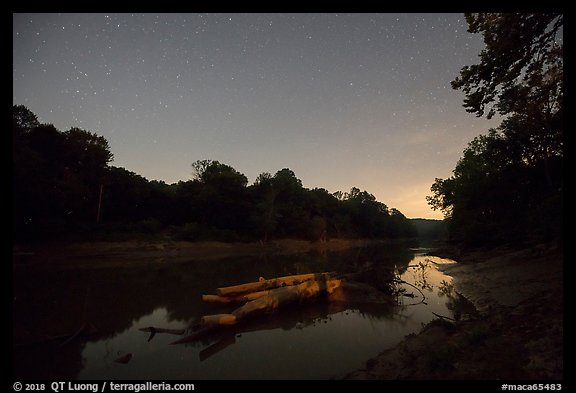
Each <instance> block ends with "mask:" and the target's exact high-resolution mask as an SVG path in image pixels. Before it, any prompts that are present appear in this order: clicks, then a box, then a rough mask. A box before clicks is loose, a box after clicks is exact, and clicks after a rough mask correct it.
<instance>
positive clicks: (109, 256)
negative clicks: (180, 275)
mask: <svg viewBox="0 0 576 393" xmlns="http://www.w3.org/2000/svg"><path fill="white" fill-rule="evenodd" d="M387 243H389V241H383V240H366V239H330V240H327V241H324V242H310V241H307V240H294V239H280V240H273V241H269V242H266V243H263V242H252V243H239V242H238V243H225V242H217V241H203V242H187V241H175V240H170V239H165V240H161V239H160V240H153V241H143V240H133V241H120V242H74V243H65V242H52V243H43V244H37V245H33V246H31V245H28V246H25V245H15V246H14V247H13V264H14V266H31V265H34V266H38V267H39V266H50V267H53V268H56V267H57V268H67V267H69V268H82V267H90V268H98V267H122V266H134V265H146V264H158V263H179V262H186V261H192V260H207V261H208V260H218V259H225V258H231V257H250V256H254V257H257V256H260V255H270V256H274V255H293V254H304V253H309V252H336V251H344V250H348V249H352V248H357V247H367V246H370V245H378V244H387Z"/></svg>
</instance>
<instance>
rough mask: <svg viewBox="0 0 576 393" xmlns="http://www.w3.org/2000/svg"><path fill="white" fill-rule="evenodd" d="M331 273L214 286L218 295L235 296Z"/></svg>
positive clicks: (322, 278) (313, 278) (325, 277)
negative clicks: (228, 285) (221, 286)
mask: <svg viewBox="0 0 576 393" xmlns="http://www.w3.org/2000/svg"><path fill="white" fill-rule="evenodd" d="M331 274H333V273H329V272H324V273H309V274H298V275H293V276H284V277H277V278H272V279H269V280H264V279H262V280H259V281H257V282H249V283H246V284H240V285H234V286H231V287H223V288H216V293H217V294H218V295H219V296H235V295H240V294H244V293H248V292H257V291H264V290H267V289H272V288H278V287H284V286H290V285H298V284H300V283H302V282H305V281H308V280H326V279H328V278H330V275H331Z"/></svg>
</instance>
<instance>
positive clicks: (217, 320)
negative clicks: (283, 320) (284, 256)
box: [200, 272, 342, 327]
mask: <svg viewBox="0 0 576 393" xmlns="http://www.w3.org/2000/svg"><path fill="white" fill-rule="evenodd" d="M341 284H342V281H341V280H340V279H339V278H336V275H335V274H334V273H329V272H324V273H310V274H299V275H293V276H285V277H278V278H273V279H269V280H265V279H264V278H262V277H260V279H259V280H258V281H256V282H250V283H246V284H240V285H235V286H231V287H224V288H217V289H216V295H202V299H203V300H204V301H207V302H219V303H244V305H242V306H240V307H238V308H237V309H235V310H234V311H232V312H231V313H229V314H215V315H205V316H203V317H202V318H201V320H200V326H201V327H207V326H214V325H234V324H236V323H238V322H239V321H240V320H243V319H245V318H248V317H251V316H255V315H260V314H265V313H269V312H273V311H275V310H277V309H278V308H280V307H283V306H285V305H288V304H293V303H300V302H305V301H310V300H314V299H316V298H318V297H320V296H324V295H328V294H331V293H333V292H334V290H335V289H336V288H338V287H340V286H341Z"/></svg>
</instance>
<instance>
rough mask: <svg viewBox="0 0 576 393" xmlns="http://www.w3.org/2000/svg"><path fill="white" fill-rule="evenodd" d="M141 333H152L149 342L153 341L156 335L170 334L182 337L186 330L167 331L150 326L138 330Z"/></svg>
mask: <svg viewBox="0 0 576 393" xmlns="http://www.w3.org/2000/svg"><path fill="white" fill-rule="evenodd" d="M138 330H140V331H141V332H148V333H150V337H148V341H150V340H152V339H153V338H154V336H155V335H156V333H168V334H176V335H182V334H184V333H185V332H186V329H165V328H157V327H154V326H148V327H145V328H140V329H138Z"/></svg>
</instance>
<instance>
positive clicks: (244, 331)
mask: <svg viewBox="0 0 576 393" xmlns="http://www.w3.org/2000/svg"><path fill="white" fill-rule="evenodd" d="M367 263H372V264H373V265H376V266H381V267H382V268H385V267H394V268H395V269H396V271H397V272H398V274H399V275H400V277H401V278H402V279H403V280H405V281H407V282H409V283H411V284H413V285H414V286H416V287H418V288H419V289H420V291H422V293H423V294H424V295H425V297H426V299H425V301H424V302H422V297H421V293H420V292H419V291H418V290H416V289H415V288H414V287H413V286H410V285H404V288H405V289H406V293H408V294H410V293H412V294H414V295H415V297H408V296H406V297H401V298H400V299H399V304H398V305H395V306H390V305H377V304H368V303H366V304H360V303H356V304H342V303H338V304H331V303H329V302H325V301H322V302H316V303H314V304H308V305H305V306H301V307H297V308H289V309H286V310H282V312H279V313H276V314H273V315H270V316H264V317H262V318H257V319H255V320H254V321H251V322H250V323H248V324H245V325H244V326H242V327H241V328H240V327H239V328H234V329H229V330H225V331H223V333H222V334H220V335H217V336H215V337H207V338H206V339H204V340H202V341H197V342H194V343H189V344H179V345H169V344H170V343H171V342H173V341H175V340H177V339H180V338H181V337H182V336H177V335H172V334H160V333H159V334H156V335H155V336H154V337H153V338H152V339H151V340H150V341H148V340H149V334H148V333H146V332H142V331H140V330H139V329H140V328H144V327H148V326H155V327H161V328H174V329H188V328H190V327H191V326H193V325H194V324H196V323H197V322H198V321H199V319H200V317H201V316H202V315H207V314H216V313H220V312H228V311H229V310H230V307H229V306H227V305H217V304H213V303H208V304H206V303H203V302H202V301H201V295H202V294H208V293H215V288H217V287H222V286H226V285H234V284H237V283H242V282H249V281H255V280H257V279H258V277H260V276H263V277H266V278H272V277H277V276H283V275H288V274H301V273H308V272H319V271H349V270H351V269H352V267H351V266H352V265H356V266H362V265H363V264H367ZM443 263H454V262H453V261H450V260H445V259H441V258H438V257H434V256H425V255H423V254H422V250H419V249H409V248H405V247H392V246H388V247H379V248H369V249H360V250H350V251H347V252H341V253H327V254H305V255H299V256H289V257H286V256H283V257H271V256H268V257H264V256H263V257H260V258H235V259H226V260H218V261H191V262H187V263H177V264H174V263H173V264H171V263H170V261H169V260H168V261H165V260H162V261H160V260H159V261H157V262H154V261H152V262H151V263H149V264H147V265H146V266H140V267H126V268H113V269H112V268H106V269H103V268H100V269H81V270H75V271H71V270H61V271H43V272H41V270H42V269H37V268H36V267H34V266H32V265H30V266H29V267H25V268H18V269H15V271H14V281H13V282H14V294H13V295H14V300H13V304H14V310H13V312H14V322H13V323H14V342H15V349H14V357H13V358H14V376H15V377H17V378H35V379H36V378H51V379H58V378H67V379H147V380H148V379H192V380H198V379H329V378H340V377H342V376H343V375H345V374H347V373H349V372H351V371H353V370H355V369H358V368H362V367H363V366H364V365H365V362H366V361H367V360H368V359H369V358H371V357H374V356H375V355H377V354H378V353H380V352H382V351H383V350H385V349H386V348H389V347H391V346H393V345H395V344H397V343H398V342H399V341H400V340H401V339H402V338H403V337H404V336H406V335H407V334H410V333H414V332H417V331H418V330H420V328H421V327H422V324H424V323H427V322H429V321H430V320H432V319H434V318H435V316H434V314H433V313H432V312H435V313H437V314H440V315H444V316H449V317H452V316H453V314H452V311H451V310H452V308H453V306H452V305H453V299H452V298H451V297H450V296H447V292H449V289H450V284H451V281H452V279H451V277H449V276H446V275H444V274H443V273H441V272H440V271H439V270H438V269H437V264H443ZM95 265H96V263H95ZM448 295H449V294H448ZM85 323H86V324H88V325H93V326H94V327H95V328H96V329H97V331H96V333H94V334H92V335H91V336H90V337H88V338H87V339H83V338H81V337H78V338H76V339H73V340H69V341H65V339H60V340H47V339H48V338H51V337H56V336H60V335H66V334H73V333H74V332H76V331H78V329H79V327H80V326H82V325H83V324H85ZM33 342H37V343H36V344H32V343H33ZM127 354H131V355H132V358H131V359H130V361H129V362H128V363H125V364H122V363H118V362H116V361H115V360H117V359H118V358H120V357H122V356H124V355H127Z"/></svg>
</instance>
